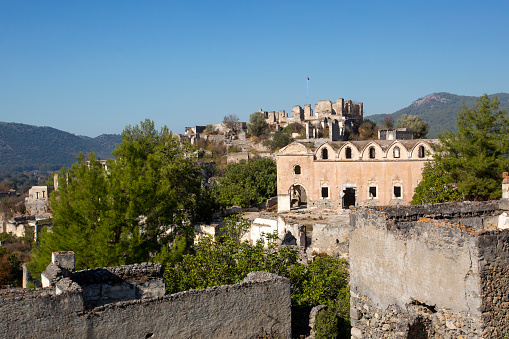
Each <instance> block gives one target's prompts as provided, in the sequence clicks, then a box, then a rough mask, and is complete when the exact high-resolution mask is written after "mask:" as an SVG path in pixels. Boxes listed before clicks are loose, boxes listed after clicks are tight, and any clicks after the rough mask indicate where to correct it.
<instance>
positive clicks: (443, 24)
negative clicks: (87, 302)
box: [0, 0, 509, 137]
mask: <svg viewBox="0 0 509 339" xmlns="http://www.w3.org/2000/svg"><path fill="white" fill-rule="evenodd" d="M508 18H509V1H502V0H501V1H468V0H464V1H443V0H442V1H362V0H360V1H353V0H352V1H296V0H292V1H275V0H272V1H246V2H244V1H104V0H101V1H14V0H13V1H6V0H0V121H5V122H20V123H26V124H31V125H38V126H51V127H55V128H58V129H61V130H64V131H68V132H72V133H75V134H79V135H87V136H91V137H95V136H98V135H100V134H103V133H120V132H121V131H122V130H123V128H124V127H125V126H126V125H128V124H131V125H132V124H136V123H138V122H139V121H141V120H144V119H145V118H149V119H152V120H154V121H155V123H156V125H157V126H162V125H167V126H168V127H169V128H170V129H171V130H173V131H174V132H178V133H183V132H184V127H185V126H194V125H205V124H208V123H219V122H221V121H222V119H223V117H224V116H225V115H228V114H237V115H238V116H239V117H240V119H241V120H243V121H247V120H248V119H249V114H250V113H252V112H254V111H256V110H258V109H259V108H263V109H264V110H281V109H285V110H286V111H290V110H291V108H292V106H294V105H297V104H299V105H301V106H303V105H304V104H306V77H309V78H310V81H309V102H310V103H311V104H315V103H316V102H317V101H318V100H324V99H328V100H336V99H337V98H340V97H342V98H345V99H352V100H356V101H362V102H364V108H365V114H366V115H370V114H376V113H392V112H394V111H396V110H398V109H400V108H403V107H405V106H408V105H409V104H410V103H411V102H412V101H414V100H416V99H418V98H419V97H422V96H425V95H427V94H430V93H433V92H441V91H444V92H450V93H454V94H461V95H474V96H479V95H481V94H483V93H488V94H493V93H497V92H509V20H508Z"/></svg>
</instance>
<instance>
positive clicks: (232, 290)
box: [0, 252, 291, 339]
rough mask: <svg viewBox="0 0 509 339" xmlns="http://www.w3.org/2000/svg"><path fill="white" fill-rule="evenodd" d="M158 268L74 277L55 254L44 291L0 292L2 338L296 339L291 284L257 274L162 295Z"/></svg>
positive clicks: (66, 256)
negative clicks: (267, 337)
mask: <svg viewBox="0 0 509 339" xmlns="http://www.w3.org/2000/svg"><path fill="white" fill-rule="evenodd" d="M163 272H164V270H163V266H162V265H161V264H154V263H142V264H136V265H124V266H117V267H105V268H94V269H89V270H83V271H77V272H76V271H74V253H73V252H54V253H53V256H52V262H51V263H50V264H49V265H48V267H47V269H46V271H44V273H43V282H44V284H45V286H46V287H45V288H42V289H4V290H0V312H1V314H2V316H3V321H2V322H1V323H0V337H1V338H36V337H43V338H84V339H85V338H86V339H93V338H256V337H258V336H260V335H263V334H264V333H271V334H274V335H276V334H278V335H279V336H280V337H282V338H290V337H291V310H290V282H289V280H288V279H286V278H282V277H279V276H277V275H275V274H270V273H265V272H252V273H250V274H249V275H248V276H247V277H246V279H244V281H243V282H241V283H238V284H234V285H225V286H218V287H212V288H207V289H203V290H193V291H186V292H180V293H176V294H172V295H165V279H164V277H163Z"/></svg>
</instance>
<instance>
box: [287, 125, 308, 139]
mask: <svg viewBox="0 0 509 339" xmlns="http://www.w3.org/2000/svg"><path fill="white" fill-rule="evenodd" d="M283 132H285V133H288V135H290V136H291V135H292V134H293V133H299V136H298V137H297V139H305V138H306V130H305V128H304V126H302V124H299V123H298V122H292V123H289V124H288V125H286V126H285V127H284V128H283Z"/></svg>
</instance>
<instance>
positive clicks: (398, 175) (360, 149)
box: [276, 139, 436, 212]
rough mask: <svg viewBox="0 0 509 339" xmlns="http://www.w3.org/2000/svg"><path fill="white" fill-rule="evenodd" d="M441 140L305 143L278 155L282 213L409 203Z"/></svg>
mask: <svg viewBox="0 0 509 339" xmlns="http://www.w3.org/2000/svg"><path fill="white" fill-rule="evenodd" d="M434 142H436V141H435V140H428V139H416V140H371V141H348V142H335V143H334V142H326V143H324V144H322V145H320V146H319V147H318V148H316V149H311V148H309V147H306V146H305V145H303V144H301V143H299V142H293V143H291V144H290V145H288V146H286V147H284V148H282V149H281V150H280V151H279V152H278V153H277V154H276V159H277V194H278V209H279V211H280V212H282V211H288V210H290V209H291V208H294V207H299V206H303V205H306V206H308V207H309V206H317V207H328V208H331V207H332V208H337V207H341V208H348V207H349V206H356V205H379V206H383V205H406V204H408V203H410V201H411V200H412V197H413V194H414V189H415V187H416V186H417V185H418V183H419V182H420V180H421V178H422V168H423V167H424V164H425V163H426V162H428V161H430V160H431V159H432V154H433V150H432V148H431V144H432V143H434Z"/></svg>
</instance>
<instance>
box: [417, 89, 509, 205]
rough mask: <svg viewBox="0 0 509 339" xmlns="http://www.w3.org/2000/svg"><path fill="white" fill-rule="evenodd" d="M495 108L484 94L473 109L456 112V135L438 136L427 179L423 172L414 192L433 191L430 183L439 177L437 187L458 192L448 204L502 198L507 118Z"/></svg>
mask: <svg viewBox="0 0 509 339" xmlns="http://www.w3.org/2000/svg"><path fill="white" fill-rule="evenodd" d="M498 107H499V102H498V100H497V99H496V98H494V99H493V100H490V99H489V98H488V96H487V95H486V94H485V95H483V96H481V97H480V98H479V99H478V100H477V102H476V103H475V104H474V106H473V107H472V108H468V107H466V106H465V105H463V107H462V108H461V109H460V110H459V112H458V119H457V126H458V132H457V133H453V132H452V131H447V132H445V133H444V134H442V135H440V136H439V139H440V143H439V144H438V145H437V146H435V147H434V148H435V154H434V164H433V165H432V170H430V175H426V171H425V172H424V177H423V180H422V181H421V183H420V184H419V186H418V187H417V188H416V192H418V191H419V190H421V189H424V187H432V186H433V183H432V182H430V181H435V182H438V181H436V177H437V175H439V176H440V183H439V185H442V186H443V185H454V187H456V188H457V191H458V193H459V195H452V196H451V197H449V200H455V199H457V198H459V197H460V196H461V198H462V199H464V200H488V199H497V198H500V197H501V195H502V188H501V182H502V173H503V172H504V171H507V168H509V157H508V155H509V117H508V116H507V111H500V110H498ZM437 173H438V174H437ZM448 187H450V186H448ZM414 200H415V199H414ZM416 201H417V200H416ZM422 202H432V201H430V200H429V199H424V200H422Z"/></svg>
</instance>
